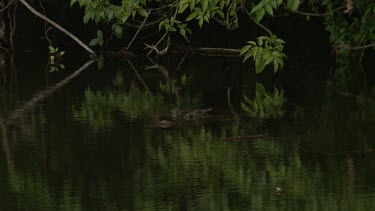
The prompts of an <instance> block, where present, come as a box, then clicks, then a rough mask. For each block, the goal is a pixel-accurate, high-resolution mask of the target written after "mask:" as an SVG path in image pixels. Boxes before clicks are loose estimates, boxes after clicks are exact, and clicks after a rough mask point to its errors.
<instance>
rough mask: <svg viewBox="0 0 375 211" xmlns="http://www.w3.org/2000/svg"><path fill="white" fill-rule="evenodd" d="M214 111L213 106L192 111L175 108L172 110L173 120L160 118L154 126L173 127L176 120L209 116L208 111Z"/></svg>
mask: <svg viewBox="0 0 375 211" xmlns="http://www.w3.org/2000/svg"><path fill="white" fill-rule="evenodd" d="M211 111H212V108H207V109H194V110H192V111H190V112H188V111H186V110H183V109H180V108H175V109H173V110H172V112H171V117H172V120H165V119H164V120H160V121H158V122H156V123H155V124H154V125H153V127H156V128H171V127H173V126H174V125H175V122H176V121H179V120H193V119H200V118H205V117H208V113H210V112H211Z"/></svg>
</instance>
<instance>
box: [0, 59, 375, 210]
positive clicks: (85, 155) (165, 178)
mask: <svg viewBox="0 0 375 211" xmlns="http://www.w3.org/2000/svg"><path fill="white" fill-rule="evenodd" d="M23 59H24V61H25V62H26V61H29V63H28V65H22V64H25V63H21V62H20V65H17V71H16V72H12V70H11V68H10V65H9V64H8V60H6V61H7V62H6V63H5V64H6V65H5V66H4V67H2V68H3V69H2V70H1V71H3V73H4V74H3V75H7V77H6V78H4V77H3V78H2V83H1V89H0V95H1V98H0V101H1V103H0V105H1V108H0V116H1V123H0V126H1V129H2V130H1V131H0V134H1V137H0V140H1V144H0V208H1V210H254V209H264V210H279V209H283V210H374V209H375V204H374V203H373V202H374V200H375V180H374V179H373V178H374V175H375V142H374V141H375V130H374V125H375V100H374V99H373V98H368V97H363V98H346V97H340V96H337V95H336V94H334V93H333V92H332V91H331V89H330V86H329V85H327V83H326V79H325V78H324V77H325V76H324V75H323V76H322V75H321V74H319V71H317V74H316V75H314V74H313V73H308V74H309V75H307V73H306V74H305V75H306V76H305V77H304V78H302V79H300V80H298V81H296V80H294V78H293V77H297V76H296V75H293V71H291V72H289V73H288V68H286V69H284V70H283V71H284V72H285V73H284V74H285V75H286V76H278V77H268V76H267V74H266V76H264V75H263V76H261V77H256V76H255V75H254V74H253V73H252V71H251V68H249V64H243V63H241V61H240V60H238V59H225V58H210V57H187V58H185V59H184V60H182V57H172V58H168V59H166V61H164V60H163V61H160V62H161V64H163V65H164V68H166V69H167V70H168V75H166V74H165V72H163V70H162V69H159V70H156V69H148V70H145V69H147V68H145V67H146V66H152V65H153V64H152V63H151V62H150V61H148V60H142V61H140V60H137V61H132V65H133V66H134V67H135V68H136V69H135V70H134V69H132V67H131V65H129V63H128V62H127V61H126V60H121V59H117V60H116V59H114V60H112V59H108V58H106V59H105V63H104V67H103V69H100V70H98V69H97V67H96V64H94V65H92V66H90V67H89V68H88V69H86V70H84V71H83V72H81V73H80V74H79V75H78V76H76V77H75V78H74V79H72V80H71V81H69V83H67V84H65V85H64V86H62V87H61V88H60V89H58V90H57V91H56V92H54V93H53V94H51V95H50V96H48V97H46V98H45V99H43V100H41V101H40V102H39V103H37V104H35V105H32V106H29V107H26V108H25V109H24V110H22V111H17V109H18V108H20V107H22V105H24V103H27V102H28V100H30V99H32V98H33V96H35V94H37V93H40V92H41V90H44V89H49V88H48V87H50V86H51V85H53V84H55V83H57V82H59V81H60V80H62V79H63V78H65V77H67V76H69V75H70V74H71V73H72V72H73V71H74V70H75V69H77V68H78V67H79V66H80V65H81V63H82V64H83V63H84V61H80V62H75V63H73V64H71V65H66V66H67V68H66V69H65V70H60V71H59V72H53V73H50V72H48V70H46V71H44V67H45V66H44V65H45V64H44V63H43V61H40V59H39V60H38V59H32V58H30V57H26V59H25V58H23ZM27 59H29V60H27ZM20 60H21V59H20ZM305 68H306V72H309V71H308V70H309V68H310V69H314V68H318V69H329V68H330V67H329V66H328V65H325V64H323V65H316V64H314V65H310V66H309V65H306V66H305ZM11 76H13V77H11ZM16 76H17V77H16ZM275 78H282V81H280V80H281V79H278V81H276V82H275ZM288 78H289V80H288ZM260 84H261V85H262V86H263V87H264V89H265V90H267V92H269V93H274V92H275V89H274V88H277V90H278V91H281V90H283V91H284V95H285V100H286V102H285V103H284V104H283V107H282V110H283V111H282V112H281V113H280V114H279V115H276V116H272V115H271V116H269V117H264V116H263V117H260V116H257V115H250V114H249V113H247V112H245V111H244V110H243V109H241V103H244V96H247V97H248V98H250V99H252V98H254V97H255V96H256V94H257V90H259V89H257V87H258V88H259V86H260ZM228 88H230V97H229V98H230V103H229V104H228ZM174 108H182V109H185V110H186V111H191V110H194V109H203V108H213V112H212V114H211V115H210V116H208V117H205V118H198V119H189V120H185V119H177V120H173V119H172V117H171V113H170V112H171V111H172V110H173V109H174ZM15 111H17V112H15ZM163 119H168V120H171V121H174V125H173V127H171V128H169V129H161V128H158V127H154V125H155V123H157V122H158V121H160V120H163ZM250 135H261V136H259V137H258V138H248V139H245V138H240V139H239V140H234V139H233V137H244V136H250ZM276 188H281V189H282V190H283V191H282V192H276V191H275V190H276Z"/></svg>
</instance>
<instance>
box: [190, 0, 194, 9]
mask: <svg viewBox="0 0 375 211" xmlns="http://www.w3.org/2000/svg"><path fill="white" fill-rule="evenodd" d="M194 7H195V0H190V4H189V8H190V10H193V9H194Z"/></svg>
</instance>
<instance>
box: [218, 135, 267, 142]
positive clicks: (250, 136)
mask: <svg viewBox="0 0 375 211" xmlns="http://www.w3.org/2000/svg"><path fill="white" fill-rule="evenodd" d="M263 137H265V135H262V134H256V135H247V136H234V137H227V138H225V139H224V140H225V141H242V140H246V139H250V140H253V139H257V138H263Z"/></svg>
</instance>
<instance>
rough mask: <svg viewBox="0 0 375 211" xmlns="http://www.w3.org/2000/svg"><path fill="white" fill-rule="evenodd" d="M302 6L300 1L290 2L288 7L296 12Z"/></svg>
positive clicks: (292, 0) (293, 0) (291, 0)
mask: <svg viewBox="0 0 375 211" xmlns="http://www.w3.org/2000/svg"><path fill="white" fill-rule="evenodd" d="M299 4H300V0H288V3H287V6H288V8H289V9H290V10H291V11H293V12H294V11H296V10H297V9H298V6H299Z"/></svg>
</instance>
